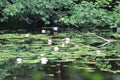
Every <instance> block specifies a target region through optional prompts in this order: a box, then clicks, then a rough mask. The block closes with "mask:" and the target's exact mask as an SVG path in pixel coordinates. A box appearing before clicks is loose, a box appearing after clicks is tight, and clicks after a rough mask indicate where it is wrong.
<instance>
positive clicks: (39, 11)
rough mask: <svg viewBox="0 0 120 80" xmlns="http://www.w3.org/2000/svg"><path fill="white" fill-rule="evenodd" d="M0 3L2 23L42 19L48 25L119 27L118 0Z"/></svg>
mask: <svg viewBox="0 0 120 80" xmlns="http://www.w3.org/2000/svg"><path fill="white" fill-rule="evenodd" d="M0 4H1V5H0V8H1V13H0V14H1V15H2V16H1V18H0V21H6V20H8V19H11V18H13V17H14V18H17V19H18V20H25V21H26V22H27V23H28V24H31V23H32V22H34V21H35V22H36V21H39V20H42V21H43V22H44V23H45V24H50V23H51V22H54V23H58V22H59V21H60V22H64V23H65V24H73V25H78V26H81V25H86V26H87V25H89V24H92V25H100V26H105V25H109V26H110V27H111V28H113V27H119V26H120V2H119V0H115V1H113V0H96V1H94V0H90V1H86V0H82V1H80V2H79V1H78V0H44V1H43V0H25V1H23V0H14V1H11V2H10V1H7V0H5V1H3V0H2V1H0ZM15 20H16V19H15Z"/></svg>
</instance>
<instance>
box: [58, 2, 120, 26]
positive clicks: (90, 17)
mask: <svg viewBox="0 0 120 80" xmlns="http://www.w3.org/2000/svg"><path fill="white" fill-rule="evenodd" d="M110 2H112V0H97V1H96V2H92V1H90V2H87V1H82V2H81V3H80V4H75V6H73V8H72V9H71V10H72V11H71V13H70V14H71V16H64V17H62V18H60V21H64V22H65V23H71V24H73V25H78V26H81V25H82V24H83V25H86V26H87V25H90V24H93V25H101V26H105V25H110V27H111V28H114V27H119V25H120V24H119V23H120V18H119V17H120V15H119V14H120V12H119V9H120V6H119V4H118V5H116V7H115V8H114V9H113V10H112V9H111V11H109V10H107V9H106V8H104V7H110V6H111V5H110Z"/></svg>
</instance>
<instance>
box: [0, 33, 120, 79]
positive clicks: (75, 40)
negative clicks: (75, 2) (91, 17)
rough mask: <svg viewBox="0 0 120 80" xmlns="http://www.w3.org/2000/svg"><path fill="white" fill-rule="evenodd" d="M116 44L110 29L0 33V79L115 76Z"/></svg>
mask: <svg viewBox="0 0 120 80" xmlns="http://www.w3.org/2000/svg"><path fill="white" fill-rule="evenodd" d="M119 44H120V34H117V33H111V32H110V33H109V34H108V33H107V35H106V33H102V34H99V33H90V32H86V33H82V32H67V31H66V32H64V33H56V34H55V35H48V34H46V33H44V34H33V33H1V34H0V73H1V74H0V80H40V79H41V78H42V80H78V79H79V80H118V79H119V78H120V75H119V74H120V50H119V49H120V45H119ZM42 59H43V60H45V62H42ZM42 76H44V77H42Z"/></svg>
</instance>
